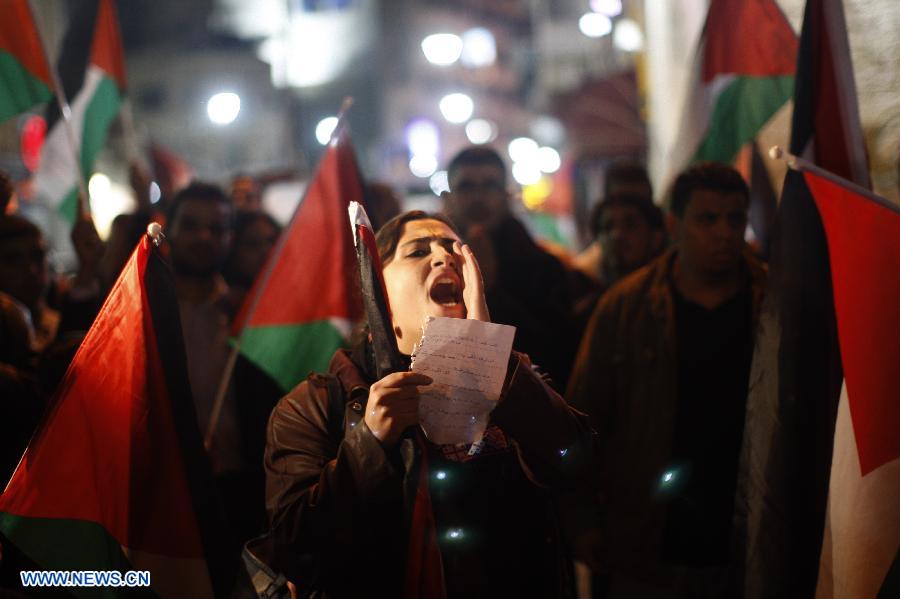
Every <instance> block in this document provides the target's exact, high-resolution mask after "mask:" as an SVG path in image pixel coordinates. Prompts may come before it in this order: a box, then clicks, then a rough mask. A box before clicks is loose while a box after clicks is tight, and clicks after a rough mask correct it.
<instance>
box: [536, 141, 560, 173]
mask: <svg viewBox="0 0 900 599" xmlns="http://www.w3.org/2000/svg"><path fill="white" fill-rule="evenodd" d="M537 161H538V167H539V168H540V169H541V170H542V171H543V172H545V173H555V172H556V171H558V170H559V167H560V165H561V164H562V161H561V160H560V158H559V152H557V151H556V150H554V149H553V148H550V147H547V146H544V147H543V148H541V149H539V150H538V153H537Z"/></svg>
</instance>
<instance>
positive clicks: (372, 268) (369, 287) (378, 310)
mask: <svg viewBox="0 0 900 599" xmlns="http://www.w3.org/2000/svg"><path fill="white" fill-rule="evenodd" d="M349 212H350V226H351V227H352V228H353V243H354V245H355V246H356V258H357V261H358V262H359V278H360V289H361V290H362V300H363V305H364V306H365V312H366V321H367V322H368V324H369V335H370V336H371V340H372V352H373V353H374V355H375V370H376V372H375V376H376V377H377V378H378V379H381V378H384V377H385V376H387V375H389V374H391V373H392V372H400V371H402V370H406V369H407V366H406V364H405V363H404V360H403V358H402V357H401V356H400V350H398V349H397V338H396V337H395V336H394V331H393V327H392V324H391V322H392V321H391V307H390V303H389V301H388V297H387V291H385V287H384V275H383V273H382V264H381V259H380V257H379V256H378V248H377V246H376V243H375V233H374V231H373V230H372V223H371V222H369V217H368V215H366V211H365V209H364V208H363V207H362V205H361V204H359V203H358V202H350V207H349Z"/></svg>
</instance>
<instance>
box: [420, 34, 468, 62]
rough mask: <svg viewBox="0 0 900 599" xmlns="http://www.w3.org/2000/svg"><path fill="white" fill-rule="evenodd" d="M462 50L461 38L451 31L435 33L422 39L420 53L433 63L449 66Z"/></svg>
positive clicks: (457, 58)
mask: <svg viewBox="0 0 900 599" xmlns="http://www.w3.org/2000/svg"><path fill="white" fill-rule="evenodd" d="M462 51H463V40H462V39H461V38H460V37H459V36H458V35H455V34H453V33H435V34H432V35H429V36H428V37H426V38H425V39H424V40H422V53H424V54H425V58H426V59H427V60H428V62H430V63H431V64H433V65H437V66H439V67H446V66H450V65H451V64H453V63H454V62H456V61H457V60H459V56H460V54H462Z"/></svg>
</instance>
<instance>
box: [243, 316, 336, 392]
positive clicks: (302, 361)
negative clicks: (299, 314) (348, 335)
mask: <svg viewBox="0 0 900 599" xmlns="http://www.w3.org/2000/svg"><path fill="white" fill-rule="evenodd" d="M345 345H346V340H345V339H344V335H342V334H341V332H340V331H339V330H338V329H337V327H335V326H334V324H332V323H331V322H330V321H327V320H318V321H315V322H307V323H303V324H289V325H271V326H261V327H248V328H247V329H246V330H245V331H244V336H243V338H242V340H241V353H242V354H243V355H244V356H245V357H246V358H247V359H248V360H250V361H251V362H253V363H254V364H256V365H257V366H259V368H261V369H262V370H263V372H265V373H266V374H268V375H269V376H270V377H272V378H273V379H274V380H275V382H277V383H278V384H279V385H280V386H281V388H282V389H283V390H284V391H290V390H291V389H293V388H294V386H295V385H296V384H297V383H299V382H300V381H302V380H303V379H304V378H306V376H307V375H308V374H309V373H310V372H327V371H328V363H329V362H330V361H331V356H332V355H333V354H334V352H335V350H337V349H339V348H341V347H344V346H345Z"/></svg>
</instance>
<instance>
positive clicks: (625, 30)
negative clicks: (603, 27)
mask: <svg viewBox="0 0 900 599" xmlns="http://www.w3.org/2000/svg"><path fill="white" fill-rule="evenodd" d="M613 44H615V46H616V48H618V49H619V50H622V51H623V52H639V51H641V50H642V49H643V48H644V34H643V33H642V32H641V27H640V25H638V24H637V23H635V22H634V21H632V20H631V19H622V20H620V21H618V22H617V23H616V30H615V31H614V32H613Z"/></svg>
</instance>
